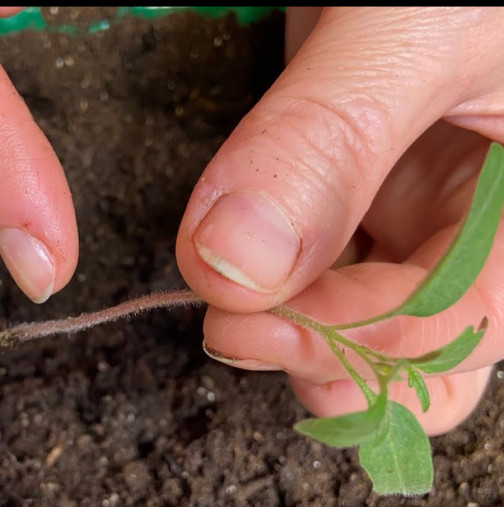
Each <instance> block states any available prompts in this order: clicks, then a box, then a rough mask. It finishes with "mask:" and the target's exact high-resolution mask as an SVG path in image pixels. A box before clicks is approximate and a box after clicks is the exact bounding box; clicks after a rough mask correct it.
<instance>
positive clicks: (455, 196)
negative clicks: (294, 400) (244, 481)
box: [177, 8, 504, 434]
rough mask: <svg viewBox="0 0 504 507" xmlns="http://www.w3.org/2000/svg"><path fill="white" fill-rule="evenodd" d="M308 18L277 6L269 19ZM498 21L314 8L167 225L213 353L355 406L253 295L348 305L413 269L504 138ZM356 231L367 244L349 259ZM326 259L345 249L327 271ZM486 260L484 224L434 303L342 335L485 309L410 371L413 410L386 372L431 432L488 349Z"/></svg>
mask: <svg viewBox="0 0 504 507" xmlns="http://www.w3.org/2000/svg"><path fill="white" fill-rule="evenodd" d="M314 17H316V13H315V12H314V11H313V10H312V11H311V17H310V15H307V14H305V13H304V12H302V11H301V10H296V9H294V10H293V11H291V12H290V13H289V21H288V30H287V31H288V33H287V35H288V36H289V35H291V34H292V33H291V32H292V30H294V29H295V28H296V27H295V26H294V25H295V24H296V22H297V21H299V19H301V20H304V21H305V22H308V23H309V21H310V19H313V18H314ZM503 19H504V10H503V9H488V8H396V9H388V8H327V9H325V10H324V11H323V13H322V15H321V18H320V21H319V23H318V24H317V26H316V28H315V29H314V30H313V32H312V33H311V35H310V36H309V38H308V39H307V40H306V42H305V43H304V45H303V46H302V48H301V49H300V50H299V52H298V53H297V54H296V56H295V57H294V59H293V60H292V62H291V63H290V65H289V66H288V67H287V69H286V70H285V72H284V73H283V74H282V76H281V77H280V78H279V79H278V80H277V82H276V83H275V84H274V86H273V87H272V88H271V89H270V91H269V92H268V93H267V94H266V95H265V96H264V97H263V99H262V100H261V101H260V102H259V103H258V104H257V106H256V107H255V108H254V109H253V110H252V111H251V112H250V113H249V114H248V115H247V116H246V117H245V118H244V119H243V121H242V122H241V123H240V125H239V126H238V127H237V128H236V130H235V132H234V133H233V134H232V135H231V137H230V138H229V139H228V141H227V142H226V143H225V144H224V145H223V146H222V148H221V150H220V151H219V153H218V154H217V155H216V156H215V158H214V159H213V161H212V162H211V163H210V164H209V166H208V167H207V169H206V171H205V173H204V174H203V176H202V178H201V179H200V181H199V183H198V185H197V186H196V188H195V190H194V193H193V196H192V198H191V200H190V202H189V205H188V208H187V211H186V214H185V216H184V219H183V221H182V224H181V227H180V231H179V237H178V243H177V255H178V262H179V266H180V269H181V271H182V274H183V276H184V278H185V279H186V281H187V282H188V284H189V285H190V286H191V287H192V288H193V289H194V290H195V291H196V292H197V293H198V294H199V295H200V296H202V297H203V298H204V299H206V300H207V301H208V302H209V303H210V304H211V305H212V306H211V307H210V308H209V310H208V313H207V316H206V320H205V329H204V331H205V347H206V349H207V350H208V351H209V352H210V353H211V354H212V355H213V356H214V357H216V358H217V359H220V360H222V361H224V362H227V363H230V364H233V365H234V366H238V367H242V368H246V369H259V370H275V369H278V370H284V371H286V372H287V373H288V374H289V375H290V377H291V382H292V385H293V387H294V390H295V391H296V393H297V394H298V396H299V397H300V399H301V401H302V402H303V403H304V404H305V405H306V406H307V407H308V408H309V409H310V410H311V411H313V412H314V413H315V414H317V415H320V416H328V415H339V414H342V413H346V412H350V411H355V410H359V409H363V408H364V407H365V400H364V399H363V397H362V396H361V394H360V391H359V389H358V388H357V387H356V386H355V385H354V384H353V382H352V381H351V380H349V379H348V378H347V376H346V375H345V372H344V371H343V369H342V367H341V366H340V365H339V364H338V362H337V360H336V359H335V358H334V356H333V355H332V353H331V351H330V350H329V349H328V348H327V346H326V344H325V343H324V342H323V340H322V339H320V338H319V337H318V336H317V335H315V334H314V333H312V332H310V331H307V330H305V329H300V328H298V327H296V326H294V325H293V324H291V323H289V322H286V321H284V320H282V319H280V318H279V317H277V316H274V315H272V314H270V313H267V312H265V310H267V309H268V308H271V307H273V306H275V305H278V304H281V303H283V302H285V301H288V304H289V306H290V307H292V308H294V309H296V310H298V311H300V312H302V313H304V314H307V315H309V316H310V317H312V318H314V319H317V320H319V321H321V322H323V323H326V324H342V323H345V322H350V321H359V320H363V319H366V318H369V317H372V316H374V315H377V314H380V313H383V312H385V311H388V310H390V309H391V308H393V307H394V306H397V305H399V304H400V303H401V302H402V301H403V300H404V299H405V298H406V297H407V296H408V295H409V294H410V293H411V292H412V291H413V290H414V288H415V287H416V285H417V284H418V283H419V281H420V280H422V279H423V278H424V277H425V275H426V273H427V272H428V271H429V269H431V268H432V266H433V265H434V264H435V262H436V260H437V259H438V258H439V256H440V255H441V254H442V253H443V252H444V251H445V250H446V248H447V247H448V245H449V242H450V240H451V239H452V238H453V235H454V233H455V232H456V230H457V228H458V227H459V225H460V220H461V218H462V217H463V215H464V212H465V210H466V209H467V205H468V203H469V202H470V199H471V195H472V192H473V190H474V186H475V182H476V179H477V175H478V171H479V169H480V167H481V164H482V162H483V159H484V156H485V153H486V149H487V148H488V145H489V139H492V140H496V141H498V142H500V143H504V122H503V110H504V89H503V88H502V84H501V83H502V82H504V81H503V78H504V75H503V74H504V49H503V48H504V35H503V34H502V29H501V26H502V21H503ZM305 28H306V27H305ZM287 51H288V53H293V52H294V51H293V47H292V46H291V45H289V44H288V45H287ZM358 227H359V229H358V230H357V228H358ZM356 230H357V232H356ZM363 231H364V232H363ZM363 235H364V236H365V237H367V238H369V240H370V243H371V246H370V249H369V250H367V251H365V256H364V258H360V256H359V250H361V249H359V248H358V247H359V244H360V243H361V239H360V238H362V236H363ZM347 245H348V246H347ZM345 247H346V248H345ZM361 251H362V250H361ZM338 257H339V258H340V260H339V264H340V266H341V265H342V264H346V263H348V262H349V259H350V261H353V262H355V261H360V262H358V263H354V264H353V265H348V266H341V267H339V268H337V269H330V267H331V266H332V265H333V263H334V262H335V261H336V259H338ZM503 262H504V229H503V228H502V227H501V228H500V230H499V232H498V234H497V237H496V242H495V245H494V248H493V251H492V254H491V256H490V258H489V260H488V262H487V264H486V266H485V268H484V270H483V272H482V274H481V275H480V277H479V278H478V280H477V282H476V284H475V285H474V287H473V288H472V289H471V290H470V291H469V292H468V293H467V294H466V296H464V298H463V299H462V300H460V301H459V302H458V303H457V304H456V305H454V306H453V307H452V308H450V309H449V310H447V311H446V312H443V313H442V314H440V315H437V316H434V317H432V318H428V319H414V318H409V317H400V318H397V319H393V320H390V321H385V322H383V323H380V324H376V325H373V326H369V327H366V328H361V329H358V330H352V331H351V332H349V333H348V336H349V337H350V338H352V339H354V340H356V341H358V342H361V343H364V344H366V345H368V346H371V347H374V348H376V349H378V350H379V351H381V352H384V353H386V354H387V355H397V356H410V357H411V356H415V355H420V354H422V353H425V352H428V351H430V350H433V349H435V348H438V347H440V346H442V345H444V344H446V343H447V342H448V341H450V340H451V339H453V337H454V336H456V335H458V333H460V332H461V331H462V329H464V328H465V327H467V326H468V325H470V324H475V325H477V324H478V323H479V322H480V321H481V319H482V318H483V316H485V315H486V316H488V318H489V321H490V327H489V330H488V331H487V333H486V335H485V338H484V340H483V342H482V344H481V345H480V346H479V347H478V349H477V350H476V352H475V353H474V354H473V355H472V356H471V357H470V358H469V359H468V360H467V361H465V362H464V363H463V364H462V365H460V367H458V369H457V370H456V371H455V372H454V373H452V374H450V375H444V376H438V377H431V378H429V379H427V383H428V386H429V389H430V392H431V407H432V408H431V410H430V411H429V412H428V413H427V414H423V413H422V412H421V408H420V406H419V403H418V401H417V399H416V395H415V393H414V392H413V391H412V390H411V389H408V388H407V386H406V385H405V384H403V383H394V384H392V385H391V397H392V398H394V399H395V400H396V401H399V402H401V403H404V404H405V405H407V406H408V407H409V408H410V409H411V410H412V411H413V412H414V413H415V414H416V415H417V416H418V418H419V420H420V421H421V422H422V424H423V425H424V427H425V429H426V430H427V431H428V432H429V433H431V434H436V433H441V432H444V431H447V430H449V429H451V428H453V427H454V426H455V425H456V424H458V423H459V422H460V421H462V420H463V419H464V418H465V417H467V415H468V414H469V413H470V411H471V410H472V409H473V408H474V406H475V405H476V403H477V401H478V399H479V397H480V396H481V393H482V392H483V390H484V388H485V386H486V383H487V380H488V378H489V374H490V371H491V366H490V365H491V364H493V363H494V362H496V361H497V360H499V359H500V358H501V357H502V353H501V352H500V350H501V346H500V344H499V339H500V338H501V333H502V331H500V329H502V328H503V324H504V322H503V321H504V312H502V310H501V309H502V308H503V307H504V306H503V303H504V291H502V286H504V270H502V267H501V266H502V265H503Z"/></svg>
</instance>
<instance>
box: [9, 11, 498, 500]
mask: <svg viewBox="0 0 504 507" xmlns="http://www.w3.org/2000/svg"><path fill="white" fill-rule="evenodd" d="M103 12H104V11H98V12H95V11H94V10H92V9H90V10H85V11H82V10H75V9H74V10H61V9H60V11H59V14H58V15H60V16H62V19H64V20H65V19H67V18H68V19H71V20H74V21H75V22H76V20H77V21H79V22H80V23H82V26H86V21H88V20H89V19H94V18H93V17H94V16H95V17H96V19H100V18H102V17H103V16H104V14H103ZM107 14H108V13H107ZM107 14H105V15H107ZM47 15H48V16H49V17H50V16H51V14H50V13H49V11H47ZM55 16H56V15H55ZM282 40H283V18H282V15H281V14H276V15H274V16H272V17H271V18H268V19H265V20H263V21H261V22H259V23H257V24H255V25H253V26H249V27H245V26H240V25H238V24H237V22H236V19H235V18H234V17H233V16H232V15H229V16H228V17H226V18H222V19H219V20H211V19H209V18H203V17H200V16H199V15H197V14H194V13H181V14H176V15H173V16H171V17H168V18H164V19H162V20H157V21H146V20H141V19H136V18H135V19H131V18H130V19H125V20H123V21H122V22H121V23H120V24H118V25H116V26H112V27H111V28H110V29H109V30H107V31H105V32H100V33H98V34H95V35H93V36H90V35H77V36H71V37H70V36H67V35H62V34H55V33H53V34H49V33H46V32H37V33H35V32H23V33H20V34H15V35H10V36H8V37H4V38H2V39H0V61H1V63H2V64H3V65H4V67H5V68H6V70H7V71H8V73H9V74H10V76H11V78H12V80H13V81H14V83H15V85H16V86H17V88H18V89H19V91H20V92H21V93H22V95H23V96H24V97H25V99H26V101H27V103H28V104H29V106H30V108H31V110H32V111H33V114H34V115H35V118H36V120H37V121H38V123H39V124H40V126H41V127H42V129H43V130H44V131H45V132H46V134H47V136H48V137H49V138H50V140H51V141H52V143H53V145H54V147H55V149H56V151H57V153H58V155H59V157H60V159H61V161H62V163H63V166H64V167H65V170H66V172H67V175H68V179H69V182H70V185H71V188H72V192H73V196H74V201H75V206H76V209H77V217H78V222H79V228H80V239H81V249H80V262H79V266H78V269H77V272H76V274H75V277H74V279H73V281H72V282H71V283H70V285H69V286H68V287H67V288H66V289H64V290H63V291H62V292H61V293H60V294H58V295H56V296H54V297H53V298H51V300H50V301H49V302H48V303H47V304H44V305H43V306H40V307H39V306H35V305H32V304H31V303H29V302H28V300H27V299H26V298H25V297H24V296H22V295H21V294H20V292H19V291H18V290H17V289H16V288H15V286H14V285H13V283H12V282H11V280H10V279H9V277H8V275H7V273H6V272H5V270H3V268H2V271H0V280H1V285H0V304H1V307H0V315H1V316H2V318H3V319H5V320H6V321H8V322H18V321H25V320H33V319H38V320H42V319H46V318H52V317H57V316H66V315H70V314H78V313H81V312H82V311H89V310H95V309H100V308H103V307H105V306H108V305H112V304H116V303H118V302H120V301H123V300H125V299H127V298H128V297H130V296H138V295H141V294H144V293H148V292H151V291H155V290H160V289H169V288H175V287H182V286H183V281H182V280H181V278H180V275H179V274H178V272H177V268H176V265H175V261H174V241H175V236H176V232H177V227H178V223H179V220H180V217H181V215H182V212H183V209H184V206H185V203H186V202H187V199H188V196H189V194H190V191H191V188H192V186H193V184H194V183H195V181H196V179H197V177H198V175H199V174H200V173H201V171H202V170H203V168H204V166H205V164H206V163H207V162H208V160H209V159H210V158H211V156H212V154H213V153H215V151H216V150H217V148H218V147H219V145H220V144H221V143H222V142H223V140H224V139H225V138H226V136H227V135H228V134H229V132H230V131H231V129H232V128H233V126H234V125H235V124H236V123H237V122H238V121H239V119H240V118H241V117H242V116H243V114H244V113H245V112H246V111H247V110H248V109H249V108H250V107H251V106H252V105H253V103H254V101H255V100H257V98H258V97H259V96H260V94H261V93H262V92H263V91H264V90H265V89H266V87H267V86H268V85H269V84H270V83H271V82H272V80H273V79H274V77H275V76H276V75H277V74H278V72H280V70H281V59H282ZM201 320H202V311H201V310H192V309H182V310H177V311H173V312H166V311H156V312H152V313H151V314H149V315H146V316H141V317H138V318H135V319H133V320H130V321H124V322H118V323H115V324H110V325H107V326H103V327H99V328H96V329H94V330H92V331H90V332H86V333H82V334H80V335H77V336H74V337H70V338H65V337H60V338H57V339H53V340H46V341H43V342H39V343H33V344H30V345H24V346H22V347H19V348H17V349H14V350H7V351H2V353H1V355H0V396H1V403H0V505H5V506H7V505H9V506H18V505H61V506H76V505H89V506H103V507H113V506H122V505H149V506H158V505H168V506H169V505H181V506H185V505H195V506H196V505H197V506H213V505H238V506H241V505H251V506H280V505H306V506H308V505H309V506H312V505H313V506H326V505H327V506H331V505H341V506H345V505H346V506H358V505H380V506H393V505H411V506H417V505H418V506H420V505H432V506H442V505H443V506H446V505H450V506H472V507H476V506H494V505H502V504H504V454H503V452H502V451H503V450H504V414H503V411H502V407H503V406H504V385H503V380H501V377H503V376H504V375H495V376H494V378H493V382H492V385H491V388H490V390H489V393H488V395H487V396H486V397H485V399H484V400H483V402H482V403H481V405H480V407H479V409H478V410H477V412H476V413H475V414H474V415H473V416H472V417H471V418H470V420H469V421H467V422H466V423H465V424H464V425H463V426H461V427H460V428H459V429H458V430H456V431H453V432H452V433H450V434H449V435H447V436H445V437H440V438H436V439H433V441H432V443H433V450H434V461H435V470H436V482H435V487H434V490H433V491H432V493H431V494H430V495H428V496H426V497H424V498H421V499H401V498H399V497H394V498H379V497H377V496H376V495H374V494H373V493H372V492H371V484H370V482H369V480H368V479H367V478H366V476H365V474H364V473H363V472H362V471H361V470H360V468H359V466H358V462H357V459H356V452H355V450H349V451H340V450H335V449H329V448H326V447H324V446H322V445H320V444H318V443H316V442H313V441H310V440H308V439H305V438H303V437H301V436H298V435H296V434H295V433H294V432H293V431H292V429H291V428H292V424H293V423H294V422H295V421H297V420H299V419H301V418H303V417H304V416H305V415H306V413H305V411H304V410H303V408H302V407H301V406H300V405H299V403H298V402H297V401H296V400H295V398H294V396H293V394H292V392H291V390H290V388H289V386H288V383H287V380H286V378H285V376H284V375H282V374H261V373H247V372H240V371H235V370H233V369H231V368H229V367H226V366H224V365H221V364H217V363H215V362H212V361H211V360H210V359H208V358H207V357H206V356H205V355H204V353H203V352H202V350H201V341H202V334H201Z"/></svg>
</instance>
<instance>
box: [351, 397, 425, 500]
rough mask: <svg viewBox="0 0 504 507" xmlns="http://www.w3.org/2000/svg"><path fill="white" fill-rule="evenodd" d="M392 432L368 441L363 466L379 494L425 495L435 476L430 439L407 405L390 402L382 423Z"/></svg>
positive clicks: (361, 454) (363, 446)
mask: <svg viewBox="0 0 504 507" xmlns="http://www.w3.org/2000/svg"><path fill="white" fill-rule="evenodd" d="M386 422H388V424H389V427H388V433H387V434H386V437H385V438H381V440H380V441H377V440H376V439H374V438H369V439H367V440H365V441H364V442H363V443H362V444H361V446H360V450H359V458H360V463H361V465H362V467H363V468H364V469H365V470H366V472H367V473H368V475H369V477H370V478H371V480H372V481H373V489H374V491H375V492H376V493H378V494H379V495H393V494H400V495H423V494H425V493H428V492H429V491H430V489H431V488H432V481H433V477H434V472H433V466H432V456H431V448H430V444H429V439H428V437H427V435H426V434H425V432H424V430H423V428H422V426H420V423H419V422H418V421H417V420H416V418H415V416H414V415H413V414H412V413H411V412H410V411H409V410H408V409H407V408H406V407H404V406H403V405H400V404H399V403H395V402H393V401H389V402H388V403H387V413H386V415H385V418H384V420H383V422H382V424H385V423H386Z"/></svg>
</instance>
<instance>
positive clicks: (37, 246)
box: [0, 229, 55, 303]
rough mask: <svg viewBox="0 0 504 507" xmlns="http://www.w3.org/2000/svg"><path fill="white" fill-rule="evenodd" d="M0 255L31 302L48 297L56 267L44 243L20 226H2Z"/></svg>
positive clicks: (38, 301)
mask: <svg viewBox="0 0 504 507" xmlns="http://www.w3.org/2000/svg"><path fill="white" fill-rule="evenodd" d="M0 255H1V256H2V258H3V260H4V262H5V265H6V266H7V269H8V270H9V272H10V274H11V275H12V278H14V281H15V282H16V283H17V284H18V286H19V288H20V289H21V290H22V291H23V292H24V293H25V294H26V295H27V296H28V297H29V298H30V299H31V300H32V301H33V302H34V303H43V302H44V301H47V300H48V299H49V296H50V295H51V294H52V291H53V288H54V278H55V269H54V262H53V260H52V257H51V255H50V253H49V252H48V250H47V248H46V247H45V245H44V244H43V243H41V242H40V241H39V240H38V239H36V238H34V237H33V236H31V235H30V234H28V233H27V232H25V231H23V230H21V229H1V230H0Z"/></svg>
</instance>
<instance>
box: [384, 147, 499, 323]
mask: <svg viewBox="0 0 504 507" xmlns="http://www.w3.org/2000/svg"><path fill="white" fill-rule="evenodd" d="M503 205H504V148H503V147H502V146H501V145H499V144H496V143H492V144H491V146H490V149H489V151H488V155H487V157H486V159H485V163H484V164H483V168H482V170H481V174H480V176H479V179H478V184H477V186H476V191H475V193H474V197H473V201H472V204H471V208H470V210H469V214H468V215H467V218H466V220H465V222H464V224H463V226H462V229H461V230H460V232H459V233H458V235H457V237H456V239H455V241H454V243H453V244H452V246H451V248H450V249H449V251H448V252H447V253H446V254H445V255H444V257H443V258H442V259H441V261H440V262H439V263H438V264H437V266H436V267H435V268H434V270H433V271H432V272H431V273H430V274H429V275H428V276H427V278H426V279H425V281H424V282H423V283H422V284H421V285H420V287H419V288H418V289H417V290H416V291H415V292H414V293H413V294H412V295H411V296H410V297H409V298H408V299H407V300H406V302H405V303H404V304H403V305H401V306H400V307H399V308H397V309H396V310H394V311H393V312H391V313H389V314H387V316H394V315H412V316H416V317H426V316H428V315H434V314H435V313H439V312H442V311H443V310H446V308H448V307H450V306H451V305H453V304H454V303H456V302H457V301H458V300H459V299H460V298H461V297H462V296H463V295H464V294H465V292H466V291H467V290H468V289H469V287H471V285H472V284H473V282H474V281H475V280H476V278H477V276H478V275H479V273H480V271H481V269H482V268H483V265H484V264H485V261H486V259H487V257H488V255H489V253H490V250H491V248H492V244H493V240H494V237H495V233H496V232H497V227H498V225H499V222H500V219H501V214H502V208H503Z"/></svg>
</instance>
